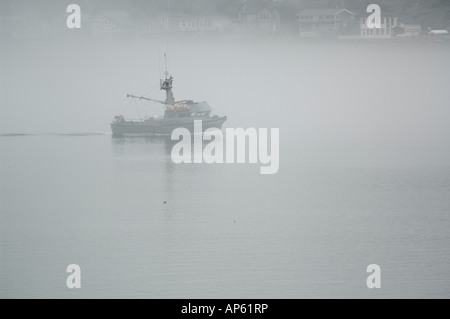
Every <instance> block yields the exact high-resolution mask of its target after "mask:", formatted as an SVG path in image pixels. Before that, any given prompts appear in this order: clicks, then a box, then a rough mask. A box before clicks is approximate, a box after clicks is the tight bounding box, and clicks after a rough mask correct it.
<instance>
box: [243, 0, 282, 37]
mask: <svg viewBox="0 0 450 319" xmlns="http://www.w3.org/2000/svg"><path fill="white" fill-rule="evenodd" d="M236 26H237V29H238V30H237V31H239V32H249V33H262V34H274V33H276V32H277V30H278V28H279V26H280V14H279V12H278V10H277V9H276V8H275V7H274V6H273V5H272V4H270V3H269V2H265V1H262V0H248V1H245V2H244V4H242V6H241V7H240V9H239V11H238V21H237V25H236Z"/></svg>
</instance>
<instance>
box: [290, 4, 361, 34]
mask: <svg viewBox="0 0 450 319" xmlns="http://www.w3.org/2000/svg"><path fill="white" fill-rule="evenodd" d="M354 21H355V14H354V13H353V12H351V11H349V10H347V9H339V8H328V9H326V8H325V9H305V10H303V11H301V12H299V13H298V14H297V30H298V35H299V36H300V37H318V36H324V35H338V34H343V33H346V32H347V31H348V30H349V29H350V28H351V27H352V26H353V25H354Z"/></svg>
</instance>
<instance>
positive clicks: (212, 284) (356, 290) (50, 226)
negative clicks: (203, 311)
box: [0, 132, 450, 298]
mask: <svg viewBox="0 0 450 319" xmlns="http://www.w3.org/2000/svg"><path fill="white" fill-rule="evenodd" d="M281 134H282V132H281ZM170 150H171V146H170V145H169V144H168V143H166V142H165V141H164V139H162V138H135V139H112V138H111V136H109V135H86V136H76V135H74V136H58V135H54V136H9V137H6V136H3V137H0V156H1V157H0V168H1V181H0V187H1V189H0V195H1V201H0V213H1V214H0V297H1V298H12V297H45V298H46V297H62V298H74V297H88V298H92V297H125V298H134V297H138V298H140V297H145V298H307V297H312V298H316V297H363V298H366V297H375V298H378V297H408V298H409V297H411V298H413V297H450V268H449V266H448V265H449V264H450V249H449V247H450V231H449V229H450V216H449V213H450V196H449V194H450V164H449V163H450V149H449V148H445V147H442V148H439V147H434V148H432V147H429V148H420V147H398V146H395V147H392V146H389V145H359V146H358V145H355V146H334V147H326V146H323V147H322V146H315V147H310V146H304V145H300V144H298V143H297V144H291V145H287V144H285V145H282V147H281V157H280V171H279V173H278V174H276V175H271V176H262V175H259V166H258V165H175V164H173V162H172V160H171V158H170ZM165 201H166V202H167V203H166V204H164V202H165ZM72 263H76V264H79V265H80V266H81V269H82V288H81V289H78V290H69V289H67V288H66V276H67V274H66V272H65V271H66V267H67V265H68V264H72ZM372 263H376V264H379V265H380V266H381V269H382V288H381V289H378V290H369V289H368V288H367V287H366V278H367V275H368V274H367V273H366V267H367V265H369V264H372Z"/></svg>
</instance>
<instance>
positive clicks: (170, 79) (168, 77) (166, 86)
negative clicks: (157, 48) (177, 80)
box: [160, 54, 175, 105]
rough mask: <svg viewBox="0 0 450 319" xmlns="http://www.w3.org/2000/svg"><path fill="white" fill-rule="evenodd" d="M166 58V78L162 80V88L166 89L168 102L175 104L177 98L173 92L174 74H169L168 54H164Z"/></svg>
mask: <svg viewBox="0 0 450 319" xmlns="http://www.w3.org/2000/svg"><path fill="white" fill-rule="evenodd" d="M164 60H165V66H166V71H165V72H164V74H165V79H164V80H161V81H160V84H161V90H164V91H166V104H167V105H174V104H175V98H174V97H173V92H172V83H173V76H171V75H169V71H167V56H166V54H164Z"/></svg>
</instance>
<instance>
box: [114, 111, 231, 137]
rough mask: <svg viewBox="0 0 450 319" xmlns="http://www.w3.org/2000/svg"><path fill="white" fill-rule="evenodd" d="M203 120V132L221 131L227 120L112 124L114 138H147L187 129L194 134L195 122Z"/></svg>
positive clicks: (191, 119) (190, 119) (218, 118)
mask: <svg viewBox="0 0 450 319" xmlns="http://www.w3.org/2000/svg"><path fill="white" fill-rule="evenodd" d="M195 120H202V129H203V131H205V130H207V129H209V128H218V129H221V128H222V125H223V123H224V122H225V121H226V120H227V118H226V116H224V117H209V118H201V119H199V118H188V119H185V120H179V119H177V120H175V119H174V120H160V121H153V122H149V123H148V122H124V123H112V124H111V130H112V133H113V136H114V137H123V136H147V135H158V134H162V135H170V134H172V131H173V130H174V129H176V128H186V129H188V130H189V131H190V132H191V133H193V132H194V121H195Z"/></svg>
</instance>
